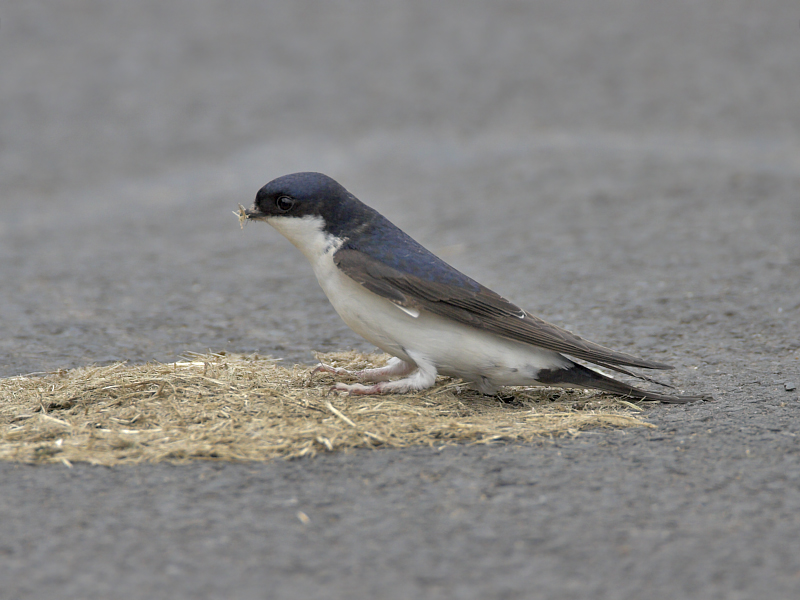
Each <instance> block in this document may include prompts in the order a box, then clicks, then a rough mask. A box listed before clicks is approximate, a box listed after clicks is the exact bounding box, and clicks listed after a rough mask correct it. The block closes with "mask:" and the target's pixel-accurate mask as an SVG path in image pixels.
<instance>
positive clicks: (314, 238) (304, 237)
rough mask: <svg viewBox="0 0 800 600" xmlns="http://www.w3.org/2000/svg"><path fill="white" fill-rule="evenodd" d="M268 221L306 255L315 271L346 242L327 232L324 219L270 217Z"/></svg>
mask: <svg viewBox="0 0 800 600" xmlns="http://www.w3.org/2000/svg"><path fill="white" fill-rule="evenodd" d="M266 221H267V223H269V224H270V225H272V226H273V227H274V228H275V229H277V230H278V231H279V232H280V233H281V234H282V235H283V236H284V237H285V238H286V239H287V240H289V241H290V242H292V244H294V245H295V247H296V248H297V249H298V250H300V252H302V253H303V254H304V255H305V257H306V258H307V259H308V260H309V262H310V263H311V265H312V266H313V267H314V270H315V271H316V269H317V267H318V265H319V264H320V262H321V261H322V260H323V258H324V257H326V256H328V255H329V254H332V253H333V252H336V251H337V250H338V249H339V247H340V246H341V245H342V243H343V242H344V240H342V239H341V238H338V237H336V236H334V235H331V234H330V233H326V232H325V230H324V229H323V228H324V225H325V222H324V221H323V220H322V217H312V216H306V217H269V218H268V219H266Z"/></svg>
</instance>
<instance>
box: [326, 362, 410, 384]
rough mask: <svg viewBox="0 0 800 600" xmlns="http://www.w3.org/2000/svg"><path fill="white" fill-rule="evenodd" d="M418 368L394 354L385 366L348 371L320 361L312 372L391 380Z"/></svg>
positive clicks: (363, 379)
mask: <svg viewBox="0 0 800 600" xmlns="http://www.w3.org/2000/svg"><path fill="white" fill-rule="evenodd" d="M416 368H417V365H415V364H413V363H410V362H406V361H404V360H402V359H400V358H397V357H396V356H394V357H392V358H391V359H389V362H387V363H386V366H385V367H380V368H378V369H364V370H363V371H348V370H347V369H342V368H341V367H332V366H330V365H326V364H325V363H319V365H318V366H317V368H316V369H314V370H313V371H311V374H312V375H314V374H315V373H333V374H335V375H350V376H351V377H355V378H356V379H358V380H359V381H389V378H390V377H402V376H403V375H408V374H409V373H412V372H413V371H414V369H416Z"/></svg>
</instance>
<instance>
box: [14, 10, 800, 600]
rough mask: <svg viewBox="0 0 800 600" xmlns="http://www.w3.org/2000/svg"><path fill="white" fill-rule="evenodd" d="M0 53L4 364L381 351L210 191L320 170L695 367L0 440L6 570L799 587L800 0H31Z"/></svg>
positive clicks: (509, 589) (450, 243) (626, 590)
mask: <svg viewBox="0 0 800 600" xmlns="http://www.w3.org/2000/svg"><path fill="white" fill-rule="evenodd" d="M0 62H1V63H2V68H0V182H2V194H0V214H1V215H2V216H1V218H0V282H2V283H0V307H2V312H0V375H2V376H10V375H16V374H21V373H30V372H41V371H48V370H52V369H56V368H66V367H73V366H78V365H85V364H91V363H107V362H110V361H115V360H129V361H132V362H143V361H147V360H153V359H156V360H174V359H175V358H176V357H178V356H180V355H181V354H182V353H184V352H187V351H203V350H206V349H211V350H215V351H219V350H229V351H237V352H259V353H261V354H271V355H273V356H279V357H283V358H284V359H285V360H286V361H287V362H289V363H291V362H304V363H311V362H313V352H314V351H330V350H341V349H347V348H357V349H363V350H369V349H371V348H370V346H369V345H368V344H366V343H365V342H363V341H361V340H360V339H359V338H357V337H356V336H355V334H353V333H352V332H350V331H349V330H348V329H347V328H346V326H345V325H344V324H343V323H342V322H341V321H340V320H339V318H338V317H337V316H336V315H335V313H334V312H333V310H332V309H331V308H330V306H329V305H328V303H327V300H326V299H325V297H324V295H323V294H322V292H321V291H320V290H319V288H318V286H317V284H316V282H315V281H314V279H313V274H312V273H311V270H310V268H309V267H308V265H307V264H306V262H305V259H304V258H303V257H302V256H301V255H300V254H299V253H298V252H297V251H296V250H295V249H294V248H293V247H292V246H291V245H290V244H289V243H288V242H286V240H285V239H283V238H282V237H281V236H280V235H279V234H277V233H276V232H274V231H273V230H271V229H270V228H269V227H265V226H262V227H259V226H257V224H254V225H252V226H248V227H246V228H245V230H244V231H240V230H239V228H238V223H237V220H236V218H235V217H234V216H233V215H232V214H231V211H233V210H235V209H236V207H237V204H239V203H241V204H245V205H247V204H248V203H250V202H251V201H252V198H253V197H254V195H255V192H256V190H257V189H258V188H259V187H260V186H261V185H263V184H264V183H266V182H267V181H268V180H270V179H272V178H274V177H276V176H279V175H282V174H285V173H288V172H292V171H298V170H319V171H323V172H325V173H327V174H329V175H331V176H333V177H334V178H336V179H337V180H339V181H340V182H341V183H342V184H344V185H345V186H346V187H347V188H348V189H350V191H352V192H353V193H354V194H355V195H356V196H358V197H359V198H360V199H362V200H363V201H365V202H367V203H368V204H370V205H372V206H374V207H375V208H377V209H378V210H380V211H381V212H382V213H383V214H385V215H386V216H387V217H389V218H390V219H391V220H393V221H394V222H395V223H396V224H397V225H399V226H401V227H402V228H403V229H405V230H406V231H408V232H409V233H410V234H411V235H412V236H414V237H415V238H416V239H418V240H419V241H420V242H422V243H423V244H425V245H426V246H428V247H429V248H431V249H432V250H434V251H436V252H437V253H439V254H440V255H441V256H442V257H443V258H445V259H446V260H448V261H449V262H451V263H452V264H453V265H454V266H456V267H457V268H459V269H461V270H463V271H465V272H466V273H467V274H469V275H470V276H472V277H474V278H475V279H477V280H479V281H481V282H482V283H484V284H486V285H488V286H489V287H491V288H492V289H495V290H496V291H498V292H500V293H502V294H503V295H505V296H506V297H509V298H510V299H512V300H513V301H515V302H517V303H518V304H520V305H522V306H524V307H525V308H526V309H528V310H529V311H531V312H532V313H534V314H537V315H539V316H541V317H543V318H545V319H547V320H549V321H552V322H554V323H557V324H559V325H561V326H564V327H567V328H569V329H571V330H573V331H575V332H576V333H579V334H581V335H583V336H585V337H587V338H589V339H591V340H594V341H598V342H601V343H604V344H606V345H608V346H611V347H613V348H617V349H620V350H625V351H628V352H632V353H634V354H638V355H642V356H644V357H646V358H652V359H654V360H658V361H664V362H670V363H672V364H674V365H675V366H676V369H675V370H674V371H670V372H668V373H667V374H666V375H665V377H666V379H667V380H668V381H670V382H672V383H673V384H675V385H677V386H679V387H680V388H681V389H683V390H685V391H687V392H693V393H712V394H714V396H715V397H716V401H715V402H709V403H703V404H693V405H689V406H648V407H647V408H646V409H645V410H646V415H647V418H648V420H649V421H650V422H652V423H653V424H655V425H657V428H656V429H638V430H626V431H624V432H623V431H610V430H609V431H606V430H599V431H593V432H589V433H584V434H582V435H580V436H578V437H576V438H575V439H558V440H544V441H542V443H541V444H535V445H530V446H521V445H502V444H498V445H494V446H488V447H463V446H460V447H450V448H445V449H443V450H436V449H428V448H418V449H412V450H403V451H362V452H353V453H349V454H340V455H325V456H318V457H317V458H314V459H309V460H297V461H288V462H287V461H275V462H270V463H252V464H230V463H209V462H196V463H190V464H183V465H170V464H158V465H140V466H135V467H113V468H105V467H93V466H89V465H81V464H76V465H74V466H73V468H71V469H68V468H67V467H64V466H42V465H39V466H33V465H20V464H12V463H2V464H0V598H9V599H11V598H14V599H22V598H24V599H27V598H51V597H58V598H219V597H225V598H297V597H305V598H408V597H415V598H487V597H496V598H548V599H550V598H555V599H560V598H587V597H591V598H600V599H606V598H607V599H615V598H630V599H634V598H636V599H639V598H652V599H659V598H676V597H682V598H725V599H731V598H732V599H737V598H742V599H749V598H755V597H758V598H796V597H798V596H799V595H800V517H798V514H800V513H799V512H798V509H800V460H798V450H799V449H800V446H799V445H798V433H800V424H799V423H798V419H799V418H800V398H798V390H797V387H798V386H800V110H798V98H800V7H798V5H797V4H796V3H795V2H792V1H790V0H775V1H767V2H760V3H749V2H733V1H711V2H703V3H695V2H688V1H685V2H680V1H679V2H670V3H645V2H633V1H630V0H620V1H602V2H589V1H583V2H579V1H575V2H559V1H555V0H553V1H551V2H535V3H534V2H530V3H528V2H442V3H426V2H408V1H406V2H381V1H379V2H375V1H370V2H366V1H363V2H362V1H356V0H353V1H348V2H344V1H341V2H325V3H322V2H307V1H296V2H282V3H272V2H267V3H260V2H253V1H241V2H224V3H223V2H209V1H200V0H195V1H192V2H189V1H188V0H183V1H176V2H170V3H161V2H127V3H114V4H111V3H104V2H97V1H77V0H74V1H68V2H40V1H36V0H26V2H24V3H22V2H14V3H9V4H8V5H4V6H3V7H1V8H0ZM792 384H794V385H792ZM793 388H794V389H793Z"/></svg>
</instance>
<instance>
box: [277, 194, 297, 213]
mask: <svg viewBox="0 0 800 600" xmlns="http://www.w3.org/2000/svg"><path fill="white" fill-rule="evenodd" d="M293 206H294V198H290V197H289V196H278V198H277V200H275V208H277V209H278V210H279V211H281V212H287V211H288V210H289V209H290V208H292V207H293Z"/></svg>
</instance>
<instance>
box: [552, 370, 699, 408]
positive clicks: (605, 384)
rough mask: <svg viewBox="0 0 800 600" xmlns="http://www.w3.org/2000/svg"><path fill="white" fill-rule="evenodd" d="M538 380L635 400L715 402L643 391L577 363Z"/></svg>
mask: <svg viewBox="0 0 800 600" xmlns="http://www.w3.org/2000/svg"><path fill="white" fill-rule="evenodd" d="M537 380H538V381H540V382H541V383H544V384H546V385H553V386H559V387H577V388H591V389H595V390H600V391H602V392H609V393H611V394H616V395H619V396H624V397H627V398H631V399H633V400H654V401H658V402H664V403H667V404H686V403H687V402H697V401H700V400H713V398H712V397H711V396H709V395H702V394H701V395H698V396H671V395H669V394H660V393H658V392H651V391H649V390H642V389H639V388H637V387H633V386H632V385H628V384H627V383H623V382H622V381H617V380H616V379H612V378H611V377H608V376H606V375H603V374H602V373H598V372H597V371H594V370H592V369H589V368H587V367H584V366H583V365H580V364H577V363H575V364H573V365H572V366H571V367H569V368H566V369H552V370H547V371H546V372H540V373H539V375H538V376H537Z"/></svg>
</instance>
